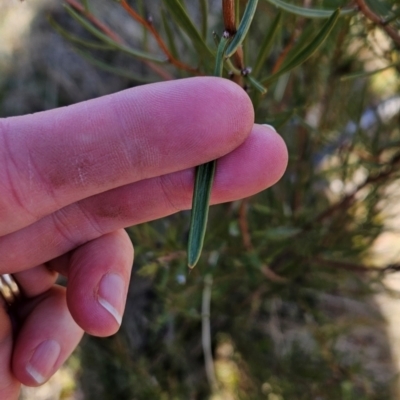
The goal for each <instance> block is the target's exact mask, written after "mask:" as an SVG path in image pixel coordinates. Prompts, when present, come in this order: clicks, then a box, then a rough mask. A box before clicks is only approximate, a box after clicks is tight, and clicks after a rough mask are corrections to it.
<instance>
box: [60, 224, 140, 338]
mask: <svg viewBox="0 0 400 400" xmlns="http://www.w3.org/2000/svg"><path fill="white" fill-rule="evenodd" d="M132 264H133V247H132V243H131V241H130V239H129V237H128V235H127V234H126V232H125V231H124V230H122V229H121V230H119V231H116V232H112V233H110V234H107V235H104V236H102V237H100V238H98V239H95V240H93V241H92V242H89V243H87V244H85V245H83V246H81V247H80V248H79V249H77V250H76V251H75V252H74V253H73V254H72V256H71V263H70V266H69V273H68V288H67V301H68V307H69V309H70V311H71V314H72V316H73V317H74V319H75V321H76V322H77V323H78V325H79V326H81V327H82V328H83V329H84V330H85V331H86V332H87V333H89V334H91V335H94V336H100V337H105V336H110V335H113V334H114V333H116V332H117V331H118V329H119V328H120V325H121V322H122V315H123V312H124V309H125V303H126V297H127V292H128V286H129V278H130V271H131V267H132Z"/></svg>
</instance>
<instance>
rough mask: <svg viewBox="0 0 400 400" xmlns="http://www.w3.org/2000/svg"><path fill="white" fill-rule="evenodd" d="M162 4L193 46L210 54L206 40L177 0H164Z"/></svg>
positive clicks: (204, 53) (205, 53) (203, 52)
mask: <svg viewBox="0 0 400 400" xmlns="http://www.w3.org/2000/svg"><path fill="white" fill-rule="evenodd" d="M164 4H165V6H166V7H167V9H168V11H169V12H170V14H171V16H172V18H173V19H174V20H175V22H176V24H177V25H178V26H179V27H180V28H181V29H182V30H183V31H184V32H185V33H186V34H187V35H188V36H189V38H190V40H191V41H192V43H193V46H194V47H195V48H196V49H197V50H198V51H199V52H200V53H201V54H203V55H206V56H210V55H212V52H211V50H210V49H209V48H208V46H207V44H206V42H205V41H204V40H203V38H202V36H201V34H200V33H199V31H198V30H197V29H196V27H195V26H194V24H193V22H192V20H191V18H190V17H189V15H188V14H187V12H186V10H185V9H184V8H183V6H182V4H181V3H180V2H179V1H178V0H164Z"/></svg>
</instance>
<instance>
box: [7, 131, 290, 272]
mask: <svg viewBox="0 0 400 400" xmlns="http://www.w3.org/2000/svg"><path fill="white" fill-rule="evenodd" d="M286 163H287V151H286V147H285V145H284V143H283V141H282V139H281V138H280V136H279V135H278V134H276V133H275V132H273V131H272V130H271V129H270V128H266V127H262V126H255V127H254V128H253V132H252V134H251V135H250V137H249V139H248V140H247V141H246V142H245V143H244V144H242V145H241V146H240V147H238V148H237V149H236V150H235V151H233V152H232V153H230V154H228V155H226V156H225V157H222V158H221V159H219V160H218V167H217V172H216V177H215V182H214V186H213V193H212V199H211V200H212V202H213V203H214V204H215V203H221V202H227V201H233V200H236V199H238V198H243V197H247V196H250V195H252V194H254V193H257V192H259V191H261V190H263V189H265V188H266V187H269V186H271V185H273V184H274V183H275V182H276V181H277V180H278V179H279V178H280V177H281V176H282V174H283V172H284V169H285V167H286ZM193 176H194V170H193V169H190V170H185V171H180V172H177V173H173V174H169V175H165V176H161V177H157V178H152V179H147V180H143V181H140V182H137V183H134V184H131V185H127V186H123V187H120V188H117V189H113V190H111V191H108V192H105V193H102V194H101V195H96V196H93V197H89V198H88V199H85V200H83V201H80V202H78V203H75V204H73V205H71V206H68V207H65V208H64V209H62V210H60V211H58V212H57V213H54V214H52V215H51V216H48V217H45V218H43V219H42V220H40V221H38V222H37V223H35V224H33V225H31V226H29V227H27V228H25V229H23V230H21V231H18V232H15V233H12V234H10V235H7V236H4V237H3V238H0V265H1V266H2V268H4V269H5V270H7V272H9V273H10V272H11V273H12V272H15V271H18V270H22V269H27V268H30V267H32V266H34V265H39V264H41V263H44V262H47V261H49V260H51V259H54V258H56V257H58V256H60V255H62V254H64V253H66V252H68V251H70V250H72V249H74V248H76V247H78V246H80V245H81V244H83V243H86V242H87V241H89V240H93V239H95V238H98V237H100V236H102V235H104V234H106V233H109V232H112V231H115V230H117V229H119V228H122V227H126V226H130V225H136V224H140V223H143V222H146V221H151V220H154V219H157V218H161V217H164V216H167V215H170V214H172V213H175V212H177V211H179V210H183V209H187V208H189V207H190V203H191V197H192V190H193Z"/></svg>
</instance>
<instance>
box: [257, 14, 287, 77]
mask: <svg viewBox="0 0 400 400" xmlns="http://www.w3.org/2000/svg"><path fill="white" fill-rule="evenodd" d="M281 21H282V13H281V12H279V13H278V14H277V16H276V17H275V19H274V21H273V22H272V24H271V26H270V28H269V29H268V32H267V34H266V35H265V37H264V40H263V42H262V43H261V45H260V51H259V53H258V56H257V60H256V63H255V66H254V69H253V74H254V75H255V76H258V74H259V73H260V71H261V68H262V67H263V65H264V63H265V60H266V59H267V57H268V55H269V53H270V50H271V47H272V45H273V43H274V39H275V36H276V33H277V32H278V28H279V26H280V23H281Z"/></svg>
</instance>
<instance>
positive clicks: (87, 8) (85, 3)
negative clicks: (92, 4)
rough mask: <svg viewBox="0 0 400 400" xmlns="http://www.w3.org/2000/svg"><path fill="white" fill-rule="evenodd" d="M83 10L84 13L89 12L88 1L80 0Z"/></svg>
mask: <svg viewBox="0 0 400 400" xmlns="http://www.w3.org/2000/svg"><path fill="white" fill-rule="evenodd" d="M82 4H83V8H84V9H85V11H86V12H89V11H90V8H89V1H88V0H82Z"/></svg>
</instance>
